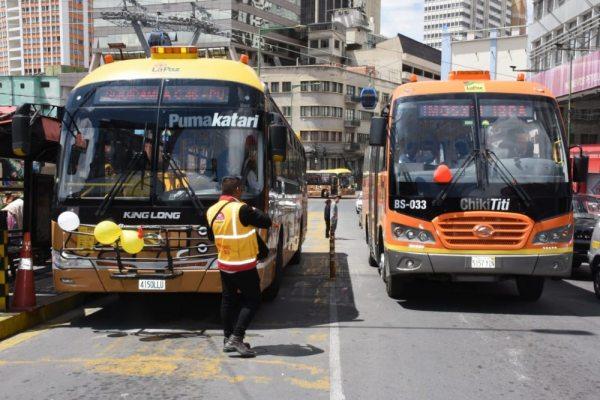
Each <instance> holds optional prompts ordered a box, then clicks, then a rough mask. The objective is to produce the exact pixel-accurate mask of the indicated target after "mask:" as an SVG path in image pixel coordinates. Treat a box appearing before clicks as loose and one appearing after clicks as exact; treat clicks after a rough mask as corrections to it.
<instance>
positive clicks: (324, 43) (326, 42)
mask: <svg viewBox="0 0 600 400" xmlns="http://www.w3.org/2000/svg"><path fill="white" fill-rule="evenodd" d="M321 48H322V49H328V48H329V40H327V39H321Z"/></svg>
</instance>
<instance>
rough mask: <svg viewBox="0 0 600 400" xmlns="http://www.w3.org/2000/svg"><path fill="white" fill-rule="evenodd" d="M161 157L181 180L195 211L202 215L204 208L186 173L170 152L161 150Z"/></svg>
mask: <svg viewBox="0 0 600 400" xmlns="http://www.w3.org/2000/svg"><path fill="white" fill-rule="evenodd" d="M163 158H164V159H165V160H167V162H168V164H169V167H170V168H171V169H172V170H173V172H175V177H176V179H178V180H179V181H180V182H181V184H182V186H183V190H185V192H186V193H187V195H188V197H189V198H190V200H191V201H192V205H193V206H194V209H195V210H196V212H197V213H198V214H200V215H203V214H204V213H205V211H206V208H205V207H204V205H203V204H202V202H200V201H199V200H198V198H197V197H196V192H195V191H194V188H193V187H192V185H190V181H189V180H188V177H187V174H186V173H185V172H183V171H182V170H181V168H180V167H179V164H177V161H175V160H174V159H173V156H172V155H171V153H169V152H166V151H165V152H163Z"/></svg>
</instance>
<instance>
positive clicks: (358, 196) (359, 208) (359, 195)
mask: <svg viewBox="0 0 600 400" xmlns="http://www.w3.org/2000/svg"><path fill="white" fill-rule="evenodd" d="M362 202H363V199H362V192H358V193H356V203H354V208H355V209H356V213H357V214H360V212H361V211H362Z"/></svg>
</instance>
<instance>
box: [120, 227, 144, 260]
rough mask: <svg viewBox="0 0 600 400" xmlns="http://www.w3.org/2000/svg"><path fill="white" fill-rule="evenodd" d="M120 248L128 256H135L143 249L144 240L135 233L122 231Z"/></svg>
mask: <svg viewBox="0 0 600 400" xmlns="http://www.w3.org/2000/svg"><path fill="white" fill-rule="evenodd" d="M121 246H122V247H123V250H125V251H126V252H128V253H129V254H137V253H139V252H140V251H142V249H143V248H144V239H143V238H140V237H138V233H137V231H123V233H121Z"/></svg>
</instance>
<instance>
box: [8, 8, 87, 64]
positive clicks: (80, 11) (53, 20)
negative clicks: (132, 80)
mask: <svg viewBox="0 0 600 400" xmlns="http://www.w3.org/2000/svg"><path fill="white" fill-rule="evenodd" d="M89 3H91V1H88V0H81V1H73V0H37V1H35V0H0V75H33V74H42V73H45V72H46V70H47V69H48V67H49V66H57V65H63V66H69V67H80V68H85V67H87V65H88V63H89V58H90V45H91V37H92V33H93V31H92V26H91V23H90V21H91V13H90V11H91V10H90V9H89Z"/></svg>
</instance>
